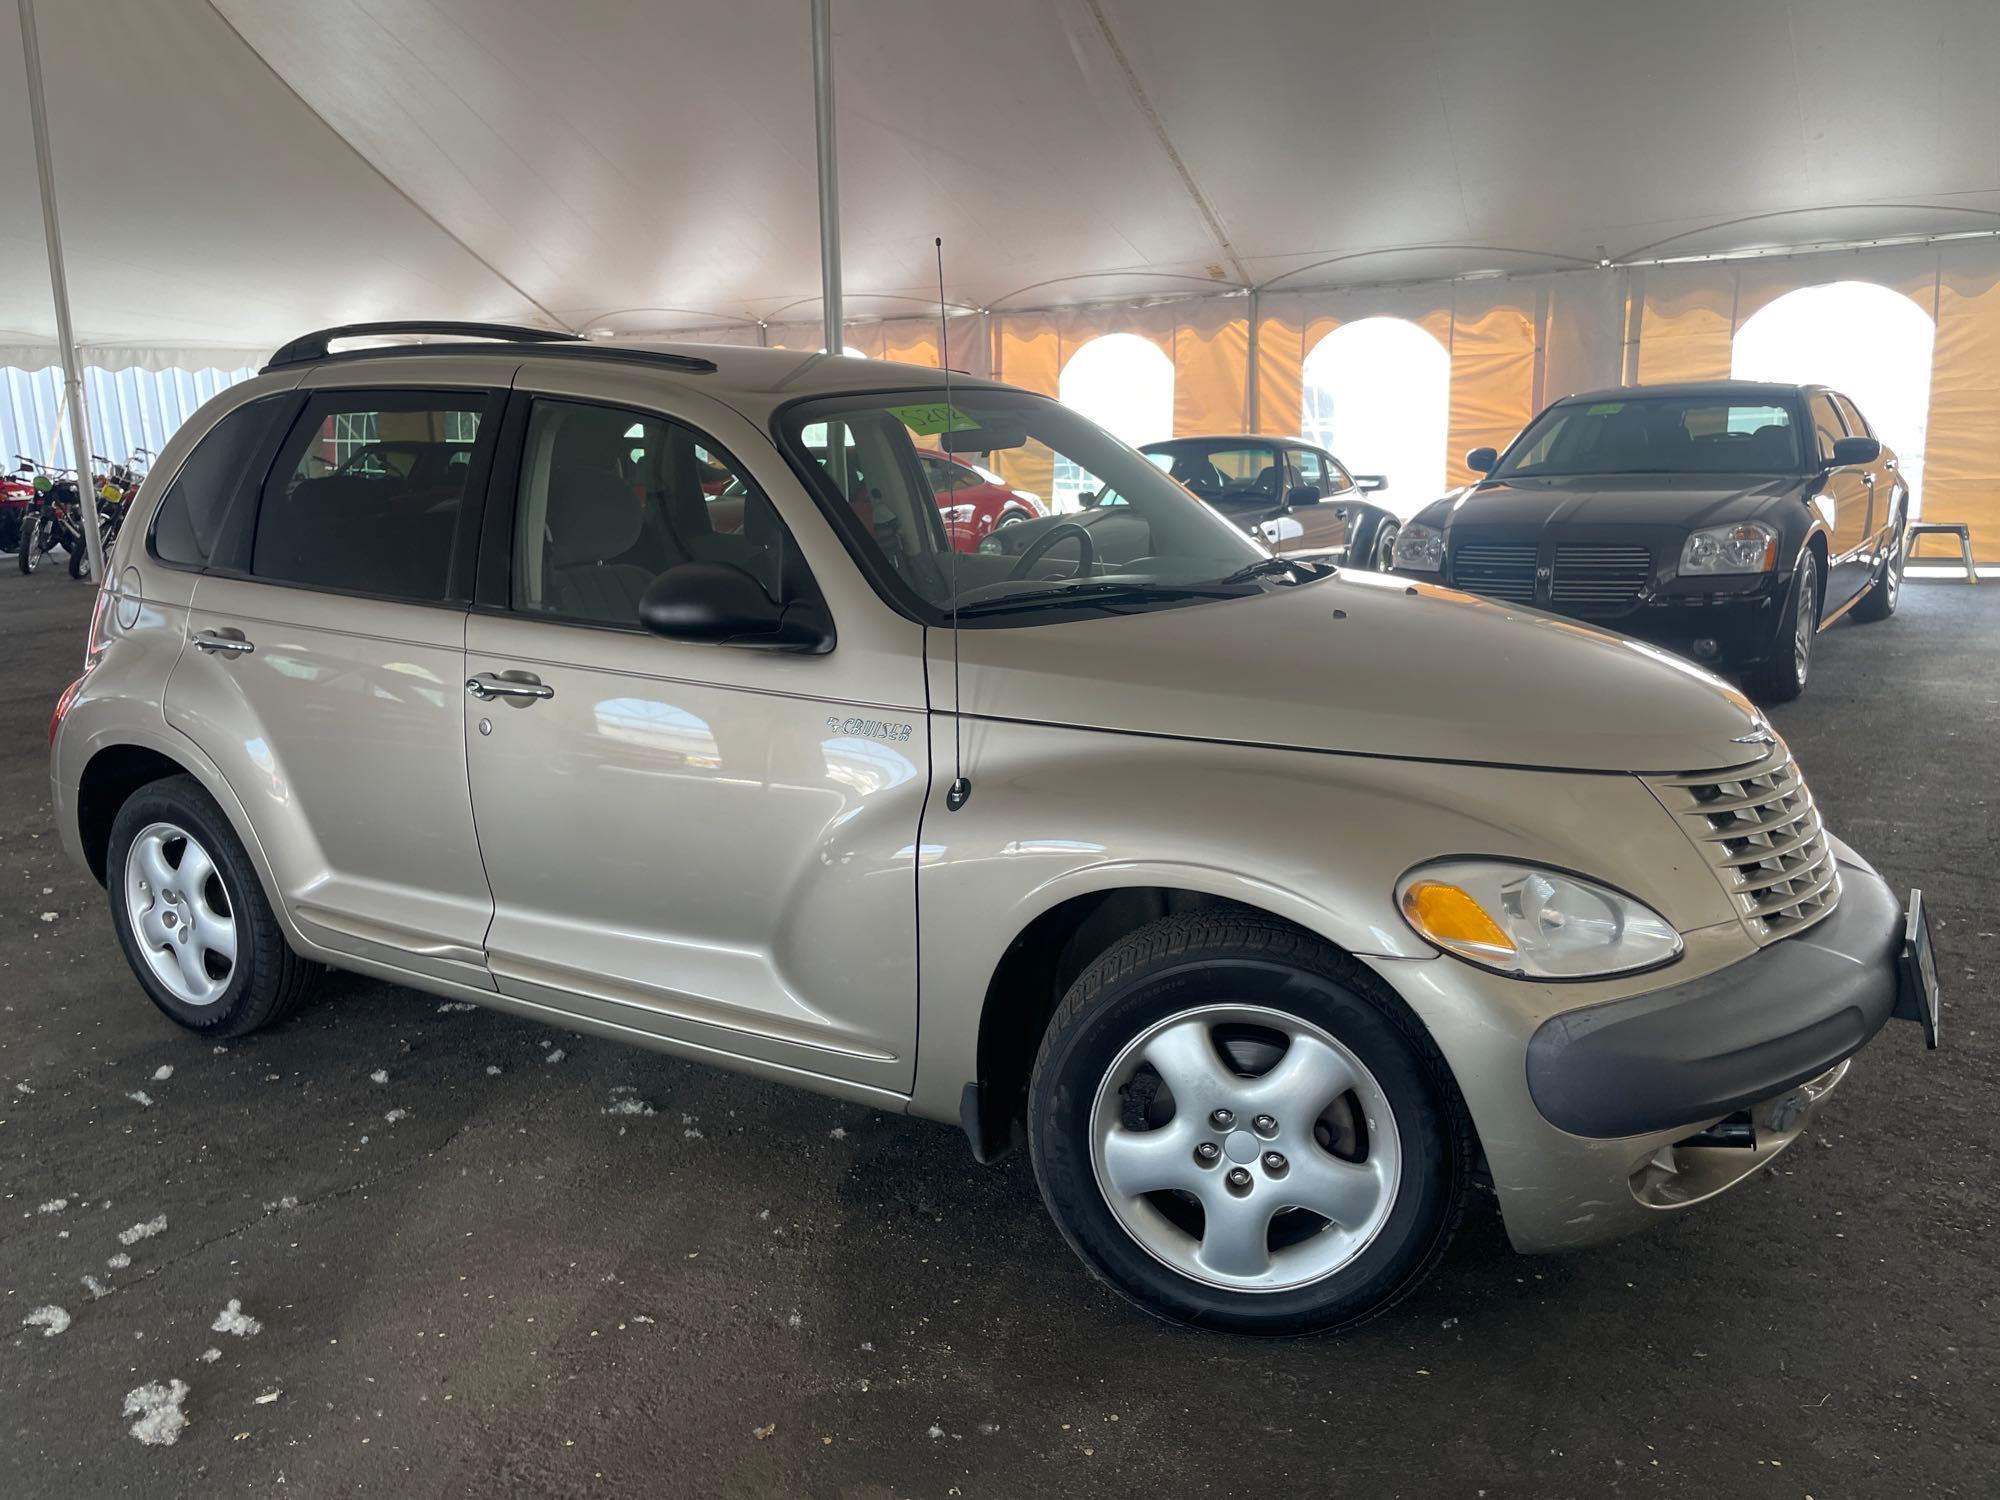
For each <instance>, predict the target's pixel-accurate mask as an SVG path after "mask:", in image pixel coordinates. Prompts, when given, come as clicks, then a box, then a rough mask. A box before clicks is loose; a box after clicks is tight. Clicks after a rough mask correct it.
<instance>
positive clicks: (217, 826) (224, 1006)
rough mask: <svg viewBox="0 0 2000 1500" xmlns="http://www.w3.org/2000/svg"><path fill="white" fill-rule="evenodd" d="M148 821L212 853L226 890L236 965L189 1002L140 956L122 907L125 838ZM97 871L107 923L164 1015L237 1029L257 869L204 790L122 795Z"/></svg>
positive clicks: (251, 956)
mask: <svg viewBox="0 0 2000 1500" xmlns="http://www.w3.org/2000/svg"><path fill="white" fill-rule="evenodd" d="M204 803H206V804H207V805H203V804H204ZM152 823H172V824H175V825H176V826H178V827H180V828H182V829H185V830H186V831H187V832H188V833H190V834H192V835H193V836H194V837H195V839H196V840H197V841H199V842H200V844H201V846H202V848H203V849H205V850H207V851H208V855H209V858H210V859H212V860H213V861H214V863H215V870H216V874H217V876H218V877H219V878H220V879H221V881H222V889H223V892H224V893H225V894H226V895H227V896H228V897H229V911H230V915H231V917H232V918H233V919H234V921H235V923H236V961H235V962H236V968H235V972H234V973H232V974H231V975H230V976H229V984H228V985H227V986H226V987H225V988H224V990H223V992H222V994H221V995H220V996H219V997H218V998H217V999H216V1000H214V1001H213V1002H211V1003H210V1004H207V1005H190V1004H188V1003H187V1002H186V1001H185V1000H183V999H181V998H180V997H179V996H178V995H176V994H174V992H173V991H172V990H169V989H168V988H167V987H166V986H165V985H163V984H161V983H160V981H159V979H158V978H157V977H156V976H155V975H154V973H153V971H152V967H151V965H149V964H148V963H147V962H146V955H145V952H144V947H143V945H142V944H141V942H140V941H139V936H138V934H137V933H135V932H134V931H133V930H132V919H131V916H130V914H129V913H128V912H127V911H126V909H125V863H126V860H127V859H128V858H129V857H130V854H131V850H132V841H133V840H134V839H135V838H137V837H138V835H139V833H140V831H141V830H142V829H144V828H145V827H147V825H149V824H152ZM104 873H105V880H104V885H105V890H106V891H107V893H108V894H109V896H110V899H111V925H112V927H113V928H114V929H115V930H116V932H117V934H118V945H119V947H120V948H122V949H123V950H124V952H125V961H126V963H127V964H128V965H130V967H131V969H132V974H133V977H135V978H136V979H137V980H138V981H139V985H140V988H142V989H143V990H145V992H146V996H147V998H148V999H150V1000H151V1001H152V1002H153V1004H155V1005H157V1006H158V1007H159V1008H160V1009H161V1011H163V1012H164V1013H165V1014H166V1016H167V1017H168V1018H169V1019H170V1020H172V1021H174V1022H175V1023H176V1024H178V1025H181V1026H185V1027H186V1028H187V1029H188V1030H190V1031H195V1032H200V1033H202V1034H203V1035H218V1036H222V1035H234V1034H236V1033H237V1032H238V1031H239V1030H240V1029H241V1023H242V1021H243V1019H244V1013H245V1012H246V1010H247V1009H248V1008H249V1005H250V1003H251V999H252V993H253V991H254V989H255V988H256V985H257V979H258V976H257V965H258V963H259V961H260V954H259V945H258V943H257V941H256V934H255V930H254V926H253V923H254V913H255V912H256V910H257V908H256V907H255V906H253V905H252V900H253V896H252V892H253V891H254V892H255V896H256V899H261V897H262V888H261V887H260V886H258V885H257V877H256V872H255V871H254V870H251V869H249V868H248V861H247V859H246V857H245V856H244V854H243V852H242V846H241V845H240V843H239V842H238V841H237V839H236V836H235V831H234V830H233V829H231V828H230V827H229V825H228V823H227V822H226V821H225V820H224V819H223V817H222V813H221V810H220V809H219V808H216V807H215V806H214V805H213V803H212V802H210V801H209V799H208V798H207V797H206V796H205V795H203V796H199V797H198V796H196V795H191V794H190V793H189V792H188V791H186V790H183V789H181V788H179V787H176V786H173V785H171V784H169V783H154V784H153V785H151V786H146V787H142V788H140V790H138V791H137V792H135V793H133V795H132V796H131V797H129V798H127V799H126V802H125V805H124V806H123V807H121V808H120V809H119V810H118V816H117V817H116V818H115V819H113V820H112V824H111V842H110V847H109V849H108V851H107V853H106V856H105V864H104ZM246 882H247V883H246Z"/></svg>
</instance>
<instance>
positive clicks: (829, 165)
mask: <svg viewBox="0 0 2000 1500" xmlns="http://www.w3.org/2000/svg"><path fill="white" fill-rule="evenodd" d="M21 3H22V4H23V5H26V4H27V3H28V0H21ZM812 59H813V124H814V134H815V135H816V136H817V137H818V140H819V281H820V303H821V307H822V309H823V312H822V317H823V320H824V329H823V336H824V338H825V340H826V352H827V353H828V354H838V353H840V351H841V347H842V344H843V342H844V341H843V339H842V337H841V317H840V164H839V161H838V160H837V158H836V156H835V152H834V141H833V4H832V0H812Z"/></svg>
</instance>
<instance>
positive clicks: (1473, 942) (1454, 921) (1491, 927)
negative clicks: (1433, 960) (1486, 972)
mask: <svg viewBox="0 0 2000 1500" xmlns="http://www.w3.org/2000/svg"><path fill="white" fill-rule="evenodd" d="M1403 915H1404V916H1405V917H1407V918H1409V922H1410V925H1411V926H1412V927H1414V928H1416V929H1417V931H1418V932H1420V933H1422V934H1423V935H1424V936H1425V937H1427V938H1429V939H1430V940H1431V941H1432V942H1434V943H1436V944H1437V945H1438V946H1439V947H1441V948H1452V949H1466V948H1469V949H1472V950H1473V951H1474V952H1477V953H1481V954H1485V955H1488V956H1490V957H1493V958H1511V957H1512V956H1513V953H1514V944H1513V943H1512V942H1511V941H1510V940H1509V939H1508V937H1507V934H1506V933H1504V932H1502V931H1501V930H1500V924H1499V923H1498V922H1496V921H1494V920H1493V919H1492V918H1491V917H1489V916H1488V915H1487V914H1486V908H1485V907H1483V906H1481V905H1480V904H1479V903H1478V902H1477V901H1475V900H1474V899H1473V898H1472V897H1471V896H1470V895H1468V894H1467V893H1466V892H1464V891H1462V890H1460V889H1459V888H1458V887H1457V886H1455V885H1450V884H1447V883H1446V882H1445V881H1442V880H1419V881H1416V882H1414V883H1413V884H1412V885H1411V886H1410V887H1409V889H1408V890H1406V891H1404V892H1403Z"/></svg>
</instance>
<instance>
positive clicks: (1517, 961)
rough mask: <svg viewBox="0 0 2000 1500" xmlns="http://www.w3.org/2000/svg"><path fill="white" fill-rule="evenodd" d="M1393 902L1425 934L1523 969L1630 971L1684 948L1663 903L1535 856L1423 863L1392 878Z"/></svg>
mask: <svg viewBox="0 0 2000 1500" xmlns="http://www.w3.org/2000/svg"><path fill="white" fill-rule="evenodd" d="M1396 903H1397V905H1398V906H1400V907H1401V908H1402V911H1403V919H1404V920H1405V921H1406V922H1408V923H1409V924H1410V926H1411V927H1413V928H1415V929H1416V932H1417V935H1418V936H1419V937H1421V938H1423V939H1424V940H1425V941H1427V942H1431V943H1435V944H1436V945H1437V946H1438V947H1440V948H1442V949H1444V950H1445V952H1447V953H1453V954H1456V955H1457V956H1458V957H1460V958H1462V959H1464V960H1465V961H1466V962H1467V963H1474V964H1478V965H1479V966H1480V967H1481V968H1484V969H1493V970H1495V971H1496V972H1498V973H1502V974H1513V975H1516V976H1520V977H1524V978H1532V979H1591V978H1596V977H1599V976H1602V975H1609V974H1627V973H1630V972H1631V971H1633V970H1634V969H1650V968H1652V967H1653V966H1654V965H1656V964H1663V963H1665V962H1666V961H1667V960H1668V959H1671V958H1673V957H1675V956H1676V955H1677V954H1679V952H1680V951H1681V935H1680V934H1679V933H1678V932H1676V931H1675V930H1674V928H1673V925H1672V924H1671V923H1669V922H1668V921H1667V920H1666V919H1665V918H1664V917H1662V916H1660V914H1659V913H1658V912H1655V911H1651V910H1649V909H1648V908H1646V907H1644V906H1641V905H1640V904H1639V903H1638V902H1637V901H1634V900H1633V899H1632V898H1631V897H1630V896H1621V895H1620V894H1619V893H1618V892H1616V891H1614V890H1611V889H1609V888H1608V887H1605V886H1601V885H1599V884H1597V883H1596V882H1595V881H1591V880H1585V879H1584V878H1583V877H1582V876H1580V875H1566V874H1564V873H1562V872H1561V871H1560V870H1544V869H1540V868H1538V867H1536V866H1534V865H1516V864H1508V863H1505V862H1502V861H1499V860H1487V859H1447V860H1439V861H1437V862H1436V863H1434V864H1428V865H1420V866H1418V867H1417V868H1416V869H1414V870H1412V871H1410V873H1409V874H1407V875H1405V876H1404V877H1403V879H1402V882H1401V884H1399V885H1398V886H1397V887H1396Z"/></svg>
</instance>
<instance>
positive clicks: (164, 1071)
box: [153, 1063, 174, 1083]
mask: <svg viewBox="0 0 2000 1500" xmlns="http://www.w3.org/2000/svg"><path fill="white" fill-rule="evenodd" d="M173 1076H174V1065H173V1064H172V1063H161V1064H160V1065H159V1066H158V1067H157V1068H155V1069H153V1082H155V1083H165V1082H166V1081H167V1080H168V1079H169V1078H171V1077H173Z"/></svg>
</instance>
